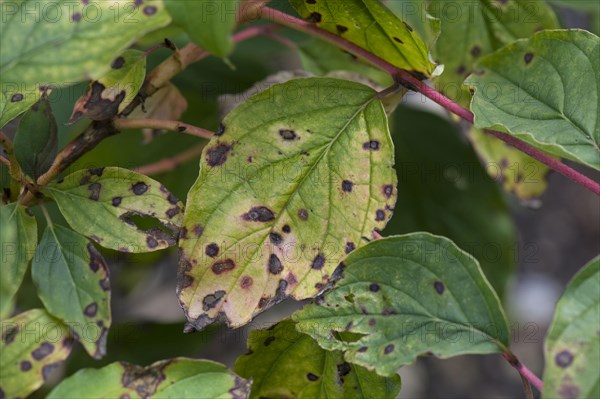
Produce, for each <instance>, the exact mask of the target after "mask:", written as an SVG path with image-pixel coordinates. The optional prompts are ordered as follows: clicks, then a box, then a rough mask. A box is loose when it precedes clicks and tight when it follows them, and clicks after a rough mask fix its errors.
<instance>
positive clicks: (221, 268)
mask: <svg viewBox="0 0 600 399" xmlns="http://www.w3.org/2000/svg"><path fill="white" fill-rule="evenodd" d="M234 268H235V262H234V261H233V260H231V259H225V260H220V261H218V262H215V263H213V265H212V266H211V269H212V271H213V273H215V274H221V273H224V272H228V271H229V270H233V269H234Z"/></svg>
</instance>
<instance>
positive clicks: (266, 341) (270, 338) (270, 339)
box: [263, 336, 275, 346]
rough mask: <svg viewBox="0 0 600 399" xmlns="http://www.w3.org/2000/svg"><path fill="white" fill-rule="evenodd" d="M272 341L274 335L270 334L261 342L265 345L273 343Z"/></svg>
mask: <svg viewBox="0 0 600 399" xmlns="http://www.w3.org/2000/svg"><path fill="white" fill-rule="evenodd" d="M273 341H275V337H273V336H271V337H267V338H266V339H265V341H264V342H263V344H264V345H265V346H269V345H271V344H272V343H273Z"/></svg>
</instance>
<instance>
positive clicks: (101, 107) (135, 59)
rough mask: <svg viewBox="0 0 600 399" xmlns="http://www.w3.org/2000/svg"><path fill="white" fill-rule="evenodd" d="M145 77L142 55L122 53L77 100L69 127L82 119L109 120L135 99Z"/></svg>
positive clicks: (143, 55)
mask: <svg viewBox="0 0 600 399" xmlns="http://www.w3.org/2000/svg"><path fill="white" fill-rule="evenodd" d="M145 77H146V55H145V54H144V53H143V52H141V51H138V50H126V51H125V52H124V53H123V54H121V56H120V57H117V58H116V59H115V60H114V61H113V63H112V64H111V69H110V71H108V72H107V73H106V74H105V75H103V76H102V77H100V78H99V79H97V80H94V81H92V82H90V86H89V87H88V89H87V92H86V93H85V94H84V95H83V96H81V97H80V98H79V100H77V103H75V107H74V108H73V114H72V115H71V119H70V120H69V122H70V123H74V122H76V121H77V120H79V118H81V117H83V116H85V117H88V118H90V119H92V120H104V119H111V118H112V117H114V116H115V115H117V114H118V113H120V112H121V111H123V110H124V109H125V108H126V107H127V106H128V105H129V104H131V102H132V101H133V99H134V98H135V97H136V95H137V93H138V92H139V90H140V88H141V87H142V84H143V83H144V78H145Z"/></svg>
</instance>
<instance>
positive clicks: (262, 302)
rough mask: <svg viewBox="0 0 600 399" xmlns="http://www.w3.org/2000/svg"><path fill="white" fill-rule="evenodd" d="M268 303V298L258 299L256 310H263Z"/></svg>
mask: <svg viewBox="0 0 600 399" xmlns="http://www.w3.org/2000/svg"><path fill="white" fill-rule="evenodd" d="M269 301H270V298H267V297H262V298H260V301H258V308H259V309H262V308H264V307H265V306H267V304H268V303H269Z"/></svg>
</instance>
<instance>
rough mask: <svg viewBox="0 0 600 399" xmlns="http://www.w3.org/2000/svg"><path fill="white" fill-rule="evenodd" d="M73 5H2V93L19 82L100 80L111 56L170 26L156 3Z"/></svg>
mask: <svg viewBox="0 0 600 399" xmlns="http://www.w3.org/2000/svg"><path fill="white" fill-rule="evenodd" d="M136 3H137V2H136V1H134V0H115V1H96V2H89V3H88V2H74V1H69V0H58V1H57V0H24V1H20V2H8V3H3V4H2V16H3V18H2V20H1V21H0V31H2V36H1V38H0V60H1V61H0V76H2V82H1V86H2V91H3V92H4V90H5V86H7V85H8V84H9V82H10V83H11V84H15V83H18V84H19V85H21V86H22V87H26V88H31V87H32V86H37V85H40V84H47V83H50V82H51V83H53V84H56V85H63V84H73V83H77V82H79V81H83V80H88V79H98V78H99V77H101V76H102V75H103V74H104V73H105V72H106V71H108V70H109V69H110V65H111V64H112V62H113V61H114V58H115V54H120V53H122V52H123V51H124V50H125V49H127V47H129V46H130V45H131V44H132V43H133V42H134V41H135V40H137V39H138V38H140V37H142V36H143V35H144V34H146V33H147V32H151V31H153V30H156V29H158V28H161V27H163V26H166V25H168V24H169V22H171V17H170V16H169V14H168V13H167V12H166V11H165V10H164V5H163V3H162V1H160V0H147V1H144V2H143V3H142V5H140V6H137V5H136Z"/></svg>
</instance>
